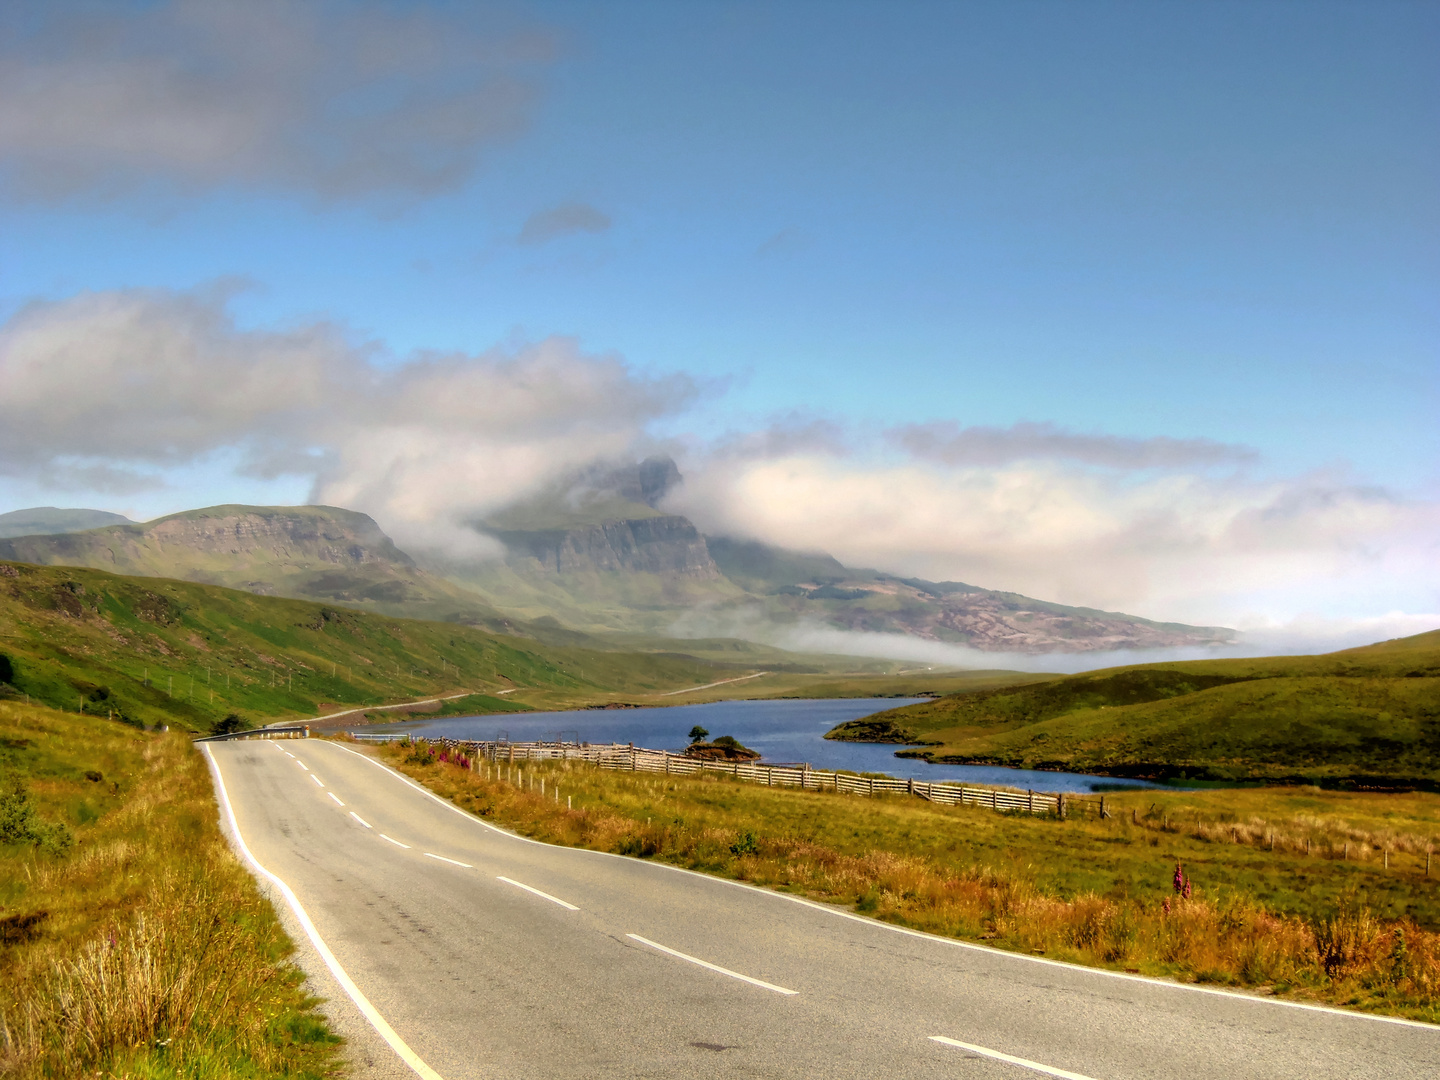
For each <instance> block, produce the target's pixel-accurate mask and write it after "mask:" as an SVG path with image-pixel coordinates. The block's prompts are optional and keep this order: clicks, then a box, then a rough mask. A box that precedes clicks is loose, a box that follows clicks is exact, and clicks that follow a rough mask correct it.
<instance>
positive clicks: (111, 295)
mask: <svg viewBox="0 0 1440 1080" xmlns="http://www.w3.org/2000/svg"><path fill="white" fill-rule="evenodd" d="M226 299H227V293H226V291H225V290H224V289H223V288H218V287H217V288H212V289H209V290H202V291H199V292H193V293H178V292H170V291H164V290H126V291H117V292H106V293H87V294H81V295H79V296H75V297H72V298H70V299H67V300H63V301H56V302H45V303H35V304H32V305H30V306H28V307H26V308H25V309H23V310H22V311H20V312H19V313H17V314H16V315H15V316H13V317H12V318H11V319H10V320H9V321H8V322H7V323H5V324H4V325H3V326H0V388H3V392H0V478H3V477H9V478H11V479H12V480H14V482H15V483H14V484H11V485H10V486H12V487H15V490H20V489H21V487H26V486H27V485H28V486H29V487H26V489H27V490H34V487H33V485H37V484H38V485H46V486H47V487H48V488H49V489H50V490H54V491H57V492H58V491H65V492H80V491H91V492H97V493H103V494H105V495H106V496H107V498H106V499H105V500H104V502H106V503H107V504H109V503H111V502H113V500H114V498H116V497H129V496H131V495H133V494H135V493H138V492H142V491H144V490H145V489H146V488H147V487H149V488H155V487H156V486H157V485H164V484H170V485H171V487H170V488H169V489H167V490H166V491H165V497H166V498H167V499H171V498H173V499H175V500H177V501H178V500H181V499H183V498H184V494H183V491H182V490H181V489H180V487H179V486H178V485H180V484H182V483H187V481H185V480H184V478H185V477H187V476H188V477H191V478H192V480H191V481H189V483H191V484H192V485H193V478H194V477H197V476H204V477H207V478H208V479H207V481H206V485H207V487H206V495H208V494H211V493H213V492H214V491H215V486H214V477H215V476H217V475H218V474H219V473H220V472H221V471H228V474H229V475H230V476H231V477H232V478H233V479H234V480H235V486H236V488H239V487H242V486H243V487H244V490H245V491H246V492H247V493H249V492H251V491H255V490H257V489H258V488H259V486H261V485H260V484H259V483H258V482H259V481H266V482H269V481H274V483H275V484H277V485H279V484H280V482H281V481H282V480H284V481H285V482H286V483H289V484H290V485H291V488H292V490H293V485H294V484H295V483H296V482H297V479H299V481H300V482H303V483H305V484H308V485H309V490H310V496H311V498H312V499H313V500H315V501H319V502H327V503H333V504H338V505H342V506H347V507H350V508H353V509H356V510H361V511H365V512H367V513H370V514H372V515H373V516H374V517H376V519H377V520H378V521H379V522H380V523H381V525H382V526H383V527H384V528H386V529H387V531H390V532H391V533H392V534H393V535H394V536H395V538H396V540H397V541H398V542H399V543H400V544H401V545H402V546H405V547H411V548H416V549H421V548H427V547H437V548H442V549H445V550H448V551H450V552H452V553H463V552H468V553H470V554H484V553H485V552H486V550H487V549H486V548H485V547H484V544H485V541H483V540H482V539H480V538H479V537H478V536H477V534H475V533H474V531H473V530H472V529H470V528H469V527H468V524H467V523H468V522H470V521H473V520H475V519H477V518H479V517H481V516H484V515H486V514H487V513H489V512H492V511H494V510H496V509H499V508H501V507H503V506H505V505H507V504H509V503H511V502H513V501H515V500H517V499H519V498H522V497H524V496H525V495H527V494H528V493H530V492H533V491H536V490H538V489H541V488H544V487H547V486H550V485H552V484H554V483H556V482H558V481H560V480H562V479H566V478H573V477H574V476H576V475H578V474H579V473H580V471H581V470H583V469H584V468H585V467H586V466H587V465H590V464H592V463H595V462H597V461H601V460H618V459H625V458H627V457H629V458H630V459H631V460H633V459H634V456H638V455H639V453H641V452H643V450H644V449H647V448H648V447H649V446H650V445H653V444H650V443H649V437H650V430H651V428H652V427H653V426H654V424H655V422H656V421H657V420H658V419H660V418H662V417H663V418H670V419H669V420H668V421H667V425H666V426H667V427H668V428H671V429H673V428H674V427H675V425H676V423H677V421H676V420H675V417H676V416H677V414H679V413H681V412H682V411H683V410H684V409H686V408H687V407H688V406H689V405H690V404H691V403H692V402H693V401H694V400H695V399H696V397H697V390H696V387H695V386H694V384H693V383H692V382H691V381H690V380H688V379H687V378H684V377H681V376H669V377H647V376H644V375H641V374H638V373H636V372H635V371H633V370H631V369H630V368H629V367H628V366H627V365H626V364H625V363H624V362H623V361H622V360H621V359H619V358H617V357H614V356H604V355H599V356H597V355H592V354H587V353H585V352H584V351H582V350H581V349H580V347H579V346H578V345H577V343H576V342H575V341H573V340H570V339H566V338H548V339H545V340H543V341H539V342H534V343H530V344H526V345H523V346H519V347H514V348H504V349H498V348H497V349H492V350H489V351H486V352H482V353H478V354H424V355H414V356H408V357H403V358H398V357H395V356H393V355H391V354H390V353H389V352H388V351H387V350H386V349H385V348H384V347H383V346H381V345H379V344H376V343H366V342H358V343H357V342H356V341H354V340H353V339H352V336H351V335H350V334H349V333H347V331H346V330H345V329H344V328H343V327H340V326H336V325H332V324H327V323H315V324H311V325H304V326H292V327H287V328H281V329H275V328H270V329H242V328H240V327H237V326H236V325H235V324H234V322H233V320H232V319H231V318H230V316H229V314H228V312H227V308H226ZM680 422H683V421H680ZM1022 435H1023V432H1022ZM1066 438H1070V436H1066ZM1085 438H1087V439H1089V438H1091V437H1089V436H1086V437H1085ZM1002 441H1003V440H1002ZM857 442H858V440H857V439H856V438H855V436H854V434H853V433H851V432H847V431H845V430H844V429H843V428H840V427H838V426H836V425H834V424H829V423H825V422H816V421H813V420H812V421H807V420H806V419H805V418H803V417H796V418H791V419H790V420H788V421H786V422H784V423H782V424H778V425H776V426H775V427H774V428H772V429H768V430H760V431H754V432H750V433H745V434H741V435H738V436H734V437H731V438H728V439H726V440H724V441H723V442H722V443H720V444H718V445H715V446H712V447H710V448H708V449H700V450H697V451H696V452H694V453H693V454H692V455H691V460H690V461H688V462H685V463H684V464H683V467H684V471H685V473H686V477H687V479H686V483H685V484H684V486H683V487H682V488H681V489H680V490H679V491H677V492H675V493H674V494H672V496H671V497H670V498H671V502H670V503H669V504H668V505H671V506H673V508H674V509H676V510H677V511H679V512H682V513H687V514H689V515H690V516H692V517H693V518H694V519H695V520H696V523H697V524H698V525H699V526H700V527H701V528H702V530H704V531H706V532H709V533H712V534H717V533H718V534H729V535H734V536H740V537H751V538H755V539H759V540H763V541H766V542H769V543H772V544H777V545H781V546H784V547H790V548H798V549H802V550H812V551H813V550H823V551H828V552H830V553H831V554H833V555H835V556H836V557H837V558H839V559H840V560H841V561H842V562H844V563H846V564H848V565H851V566H873V567H877V568H879V569H883V570H887V571H891V572H895V573H902V574H909V575H915V576H919V577H925V578H930V579H932V580H947V579H949V580H961V581H967V582H969V583H971V584H975V585H981V586H986V587H990V588H999V589H1007V590H1013V591H1016V592H1022V593H1026V594H1028V595H1031V596H1035V597H1039V598H1042V599H1046V600H1055V601H1059V602H1062V603H1070V604H1079V605H1084V606H1090V607H1097V608H1102V609H1106V610H1122V611H1128V612H1131V613H1133V614H1137V615H1142V616H1146V617H1148V618H1154V619H1160V620H1175V621H1185V622H1190V623H1200V624H1204V625H1224V626H1235V627H1239V628H1240V629H1242V630H1247V631H1250V632H1251V635H1252V636H1251V639H1250V640H1251V643H1252V644H1254V643H1261V644H1260V645H1257V646H1256V647H1262V646H1263V643H1264V642H1267V641H1271V642H1275V643H1277V644H1276V646H1275V647H1276V648H1278V647H1279V646H1280V645H1283V644H1284V643H1286V642H1296V643H1298V644H1303V643H1304V642H1305V641H1307V640H1309V641H1312V642H1316V643H1321V642H1323V643H1335V642H1340V643H1343V644H1355V643H1358V640H1357V639H1356V638H1355V637H1354V635H1356V634H1368V633H1382V630H1383V628H1382V627H1381V626H1380V625H1379V624H1375V625H1371V624H1369V623H1365V622H1364V621H1363V620H1367V619H1374V618H1378V617H1379V616H1380V615H1381V613H1385V612H1396V613H1400V614H1399V615H1395V616H1391V617H1389V619H1390V621H1389V622H1388V623H1387V624H1386V625H1387V626H1399V625H1402V624H1403V625H1412V623H1406V622H1405V619H1407V618H1411V617H1412V616H1413V620H1419V621H1418V622H1414V621H1413V620H1412V622H1413V625H1418V626H1420V627H1422V628H1425V620H1426V619H1427V618H1428V616H1426V615H1425V613H1427V612H1434V611H1437V610H1440V504H1437V502H1436V501H1435V500H1426V499H1423V498H1418V497H1412V498H1406V497H1402V496H1400V495H1398V494H1396V493H1393V492H1388V491H1385V490H1383V489H1379V488H1374V487H1366V486H1363V485H1360V484H1357V483H1355V482H1354V481H1353V479H1351V478H1348V477H1346V476H1344V475H1341V474H1326V473H1315V474H1310V475H1303V476H1291V477H1278V478H1276V477H1269V478H1260V477H1258V476H1256V475H1254V474H1252V473H1251V472H1250V471H1248V470H1240V471H1234V470H1230V471H1226V472H1224V474H1223V475H1221V474H1217V473H1216V472H1215V471H1213V470H1211V469H1210V468H1208V467H1207V464H1206V462H1207V461H1208V460H1209V459H1208V458H1207V457H1206V455H1205V454H1203V453H1202V454H1200V455H1199V456H1198V457H1194V458H1191V459H1188V460H1190V461H1191V465H1190V466H1189V467H1182V464H1181V461H1182V460H1186V459H1184V456H1183V455H1181V456H1180V457H1175V458H1172V459H1171V462H1172V463H1171V465H1170V466H1169V467H1166V468H1156V467H1146V468H1142V469H1128V468H1117V467H1115V466H1114V464H1113V463H1112V462H1111V461H1109V460H1107V461H1105V462H1104V463H1103V464H1097V463H1094V461H1076V460H1073V459H1071V460H1053V459H1039V458H1033V457H1024V458H1020V459H1016V460H1009V459H1006V460H1002V461H1000V462H998V463H967V464H957V465H947V464H944V463H942V462H938V461H936V460H933V456H931V455H927V454H921V455H911V456H909V457H897V456H895V455H894V454H893V452H886V451H879V452H877V451H875V448H874V446H873V445H872V446H870V447H868V448H867V447H866V446H864V445H859V447H858V448H857ZM1136 443H1137V445H1138V446H1140V448H1141V449H1140V453H1139V457H1140V459H1142V460H1146V461H1150V462H1152V463H1153V461H1154V460H1155V459H1154V457H1153V456H1152V457H1148V458H1147V457H1146V455H1147V454H1149V453H1150V451H1149V450H1145V449H1144V447H1145V446H1147V445H1150V446H1153V445H1159V444H1156V443H1155V442H1154V441H1153V440H1137V441H1136ZM1087 445H1088V444H1087ZM1109 445H1110V444H1108V443H1103V442H1102V448H1104V447H1109ZM1082 449H1083V447H1082ZM1111 449H1113V447H1112V448H1111ZM1122 449H1123V448H1122ZM1168 452H1169V451H1168V450H1167V453H1168ZM1106 453H1109V450H1108V449H1107V450H1106ZM8 483H9V481H7V484H8ZM16 485H19V486H16ZM190 490H193V486H192V488H190ZM220 490H221V491H223V492H224V493H225V494H226V495H228V494H229V490H227V489H225V488H221V489H220ZM206 495H197V496H196V497H194V498H193V499H191V500H189V502H190V503H191V504H192V505H193V504H195V503H199V502H202V501H206ZM42 501H46V500H42ZM66 501H73V499H71V498H70V496H69V495H67V496H66ZM208 501H219V500H217V499H214V498H210V499H209V500H208ZM1406 613H1409V614H1408V615H1407V614H1406ZM1325 620H1329V622H1326V621H1325ZM1356 620H1360V621H1356ZM1347 635H1350V636H1347ZM1382 636H1393V635H1389V634H1384V633H1382ZM882 646H883V647H887V648H888V647H890V646H889V645H888V644H887V643H886V642H883V641H882V642H870V643H869V644H868V645H866V646H865V648H864V649H862V648H861V647H860V646H859V645H856V646H853V647H848V648H849V651H866V650H868V649H871V648H872V647H873V648H880V647H882ZM837 647H838V645H837ZM1316 647H1318V645H1317V646H1316ZM907 648H909V646H907ZM902 655H907V656H908V655H912V654H911V653H905V654H902ZM997 662H999V661H998V660H997V659H996V658H995V657H988V658H987V659H986V661H985V663H987V664H994V663H997Z"/></svg>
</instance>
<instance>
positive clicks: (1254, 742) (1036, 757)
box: [830, 631, 1440, 790]
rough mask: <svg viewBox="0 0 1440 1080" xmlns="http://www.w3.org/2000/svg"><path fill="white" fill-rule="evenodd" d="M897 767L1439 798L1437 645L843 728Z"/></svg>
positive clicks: (1163, 669) (1093, 678)
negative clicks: (1395, 790) (900, 750)
mask: <svg viewBox="0 0 1440 1080" xmlns="http://www.w3.org/2000/svg"><path fill="white" fill-rule="evenodd" d="M830 737H833V738H851V739H858V740H862V741H889V742H922V743H924V744H926V748H925V749H924V750H918V751H907V752H906V756H917V757H925V758H927V759H929V760H932V761H947V762H964V763H976V764H994V765H1008V766H1022V767H1025V768H1031V769H1062V770H1068V771H1075V772H1090V773H1104V774H1107V775H1115V776H1141V777H1149V778H1155V779H1159V778H1176V777H1184V778H1190V779H1209V780H1217V781H1244V780H1263V781H1269V782H1282V783H1322V784H1325V785H1328V786H1346V785H1349V786H1359V787H1364V786H1387V785H1388V786H1396V787H1404V786H1415V785H1418V786H1423V787H1427V788H1430V789H1432V790H1434V789H1436V788H1437V787H1440V631H1432V632H1431V633H1428V634H1420V635H1418V636H1416V637H1411V638H1404V639H1400V640H1397V641H1392V642H1385V643H1382V644H1381V645H1375V646H1369V647H1366V648H1362V649H1350V650H1346V651H1344V652H1338V653H1330V654H1328V655H1325V656H1282V657H1267V658H1263V659H1254V660H1212V661H1190V662H1185V663H1175V664H1145V665H1137V666H1132V667H1124V668H1111V669H1107V670H1104V671H1095V672H1088V673H1086V674H1083V675H1072V676H1069V677H1066V678H1062V679H1054V680H1051V681H1048V682H1044V683H1038V684H1035V685H1030V686H1020V687H1011V688H1005V689H998V690H989V691H984V692H981V693H974V694H959V695H952V696H947V697H945V698H942V699H940V700H937V701H932V702H925V703H922V704H919V705H911V706H907V707H905V708H901V709H896V710H894V711H892V712H888V713H883V714H880V715H878V716H874V717H867V718H865V719H864V720H863V721H857V722H855V723H852V724H849V725H842V726H841V727H839V728H837V729H836V730H835V731H834V732H832V733H831V736H830Z"/></svg>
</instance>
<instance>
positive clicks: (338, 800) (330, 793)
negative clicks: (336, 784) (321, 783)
mask: <svg viewBox="0 0 1440 1080" xmlns="http://www.w3.org/2000/svg"><path fill="white" fill-rule="evenodd" d="M325 794H326V795H329V796H330V797H331V798H332V799H334V800H335V805H336V806H344V805H345V804H344V803H343V802H341V801H340V796H339V795H336V794H335V792H333V791H327V792H325Z"/></svg>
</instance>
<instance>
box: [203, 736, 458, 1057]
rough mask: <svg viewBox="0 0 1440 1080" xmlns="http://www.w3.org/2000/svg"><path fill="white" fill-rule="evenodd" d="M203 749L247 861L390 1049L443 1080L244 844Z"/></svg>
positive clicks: (292, 894)
mask: <svg viewBox="0 0 1440 1080" xmlns="http://www.w3.org/2000/svg"><path fill="white" fill-rule="evenodd" d="M201 749H203V750H204V751H205V756H206V757H207V758H209V759H210V775H211V776H213V777H214V778H215V790H216V792H217V793H218V794H219V796H220V805H221V806H222V807H224V809H225V820H226V822H227V823H228V824H229V825H230V833H231V835H232V836H233V837H234V838H235V843H236V846H238V847H239V848H240V854H242V855H243V856H245V861H246V862H248V863H249V864H250V865H251V866H252V867H253V868H254V869H255V872H256V873H258V874H261V875H263V876H264V877H266V878H269V879H270V881H272V882H274V884H275V887H276V888H278V889H279V890H280V892H281V894H282V895H283V896H284V897H285V902H286V903H288V904H289V905H290V910H291V911H293V912H294V913H295V918H297V919H299V920H300V925H301V926H303V927H304V928H305V934H306V936H307V937H309V938H310V943H311V944H312V945H314V946H315V951H316V952H318V953H319V954H320V958H321V959H322V960H324V961H325V966H326V967H328V968H329V969H330V974H331V975H333V976H335V981H336V982H338V983H339V984H340V986H341V988H342V989H344V991H345V993H347V994H349V995H350V1000H351V1001H353V1002H355V1004H356V1006H358V1007H359V1009H360V1011H361V1012H362V1013H364V1014H365V1019H366V1020H369V1021H370V1026H371V1027H373V1028H374V1029H375V1030H376V1031H377V1032H379V1034H380V1037H381V1038H382V1039H384V1040H385V1041H386V1042H387V1043H389V1044H390V1049H392V1050H394V1051H395V1053H397V1054H399V1055H400V1058H401V1060H402V1061H404V1062H405V1064H406V1065H409V1066H410V1068H412V1069H414V1070H415V1072H416V1073H417V1074H419V1075H420V1076H422V1077H424V1078H425V1080H444V1078H443V1077H441V1075H440V1074H439V1073H437V1072H436V1071H435V1070H434V1069H432V1068H431V1067H430V1066H429V1065H427V1064H425V1062H424V1061H423V1060H421V1058H420V1055H419V1054H417V1053H415V1051H414V1050H411V1049H410V1047H409V1046H408V1045H407V1044H406V1042H405V1040H404V1039H402V1038H401V1037H400V1036H399V1034H398V1033H397V1032H396V1031H395V1029H394V1028H392V1027H391V1026H390V1025H389V1024H388V1023H386V1022H385V1018H384V1017H383V1016H381V1015H380V1011H379V1010H378V1009H376V1008H375V1006H374V1005H372V1004H370V999H369V998H367V997H366V996H365V995H364V994H363V993H361V992H360V988H359V987H358V986H356V985H355V982H354V980H353V979H351V978H350V976H349V975H348V974H347V973H346V971H345V969H344V968H343V967H341V966H340V961H339V960H337V959H336V958H335V954H334V953H333V952H331V951H330V946H329V945H326V944H325V939H324V938H322V937H321V936H320V931H318V930H316V929H315V924H314V923H313V922H311V921H310V916H309V914H307V913H306V911H305V908H304V907H303V906H302V905H301V903H300V898H299V897H298V896H296V895H295V890H293V889H292V888H290V886H289V885H286V884H285V882H283V881H281V880H280V878H278V877H276V876H275V875H274V874H272V873H271V872H270V871H269V870H266V869H265V867H263V866H261V865H260V861H259V860H258V859H256V858H255V856H254V855H253V854H251V852H250V846H249V845H248V844H246V843H245V838H244V837H243V836H241V835H240V823H239V822H237V821H236V820H235V808H234V807H233V806H231V805H230V793H229V792H228V791H226V790H225V780H224V779H223V778H222V777H221V775H220V763H219V762H218V761H216V760H215V754H214V752H213V751H212V750H211V749H210V747H208V746H203V747H202V748H201Z"/></svg>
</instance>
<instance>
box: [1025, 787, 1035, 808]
mask: <svg viewBox="0 0 1440 1080" xmlns="http://www.w3.org/2000/svg"><path fill="white" fill-rule="evenodd" d="M1025 810H1026V812H1027V813H1030V814H1033V813H1034V812H1035V792H1034V790H1033V789H1032V788H1026V789H1025Z"/></svg>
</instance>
